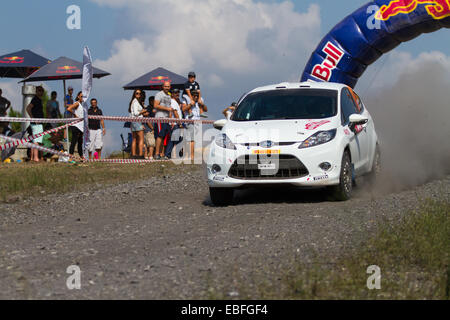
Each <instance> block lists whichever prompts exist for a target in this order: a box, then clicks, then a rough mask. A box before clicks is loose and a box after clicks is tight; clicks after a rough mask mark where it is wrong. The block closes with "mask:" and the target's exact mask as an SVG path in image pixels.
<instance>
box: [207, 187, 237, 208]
mask: <svg viewBox="0 0 450 320" xmlns="http://www.w3.org/2000/svg"><path fill="white" fill-rule="evenodd" d="M209 195H210V197H211V201H212V203H213V204H214V205H215V206H218V207H225V206H228V205H229V204H231V203H232V202H233V195H234V190H233V189H231V188H209Z"/></svg>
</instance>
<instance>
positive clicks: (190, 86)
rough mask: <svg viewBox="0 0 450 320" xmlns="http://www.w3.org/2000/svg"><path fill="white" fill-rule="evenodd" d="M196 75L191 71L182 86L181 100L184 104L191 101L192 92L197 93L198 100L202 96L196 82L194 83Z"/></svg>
mask: <svg viewBox="0 0 450 320" xmlns="http://www.w3.org/2000/svg"><path fill="white" fill-rule="evenodd" d="M195 78H196V75H195V72H193V71H191V72H189V74H188V81H187V82H186V83H185V84H184V94H183V99H184V100H186V104H189V103H191V101H192V100H193V99H192V92H193V91H197V92H198V96H199V100H200V101H201V99H202V94H201V92H200V85H199V84H198V82H197V81H195Z"/></svg>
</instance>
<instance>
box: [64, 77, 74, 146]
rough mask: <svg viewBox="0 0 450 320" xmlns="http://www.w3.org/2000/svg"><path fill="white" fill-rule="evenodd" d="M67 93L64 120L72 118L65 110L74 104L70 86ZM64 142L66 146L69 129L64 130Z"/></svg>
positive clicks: (70, 113)
mask: <svg viewBox="0 0 450 320" xmlns="http://www.w3.org/2000/svg"><path fill="white" fill-rule="evenodd" d="M67 92H68V94H67V95H66V96H65V97H64V118H66V119H69V118H73V114H72V112H69V111H67V108H68V107H69V106H71V105H73V104H74V101H73V88H72V87H71V86H69V88H67ZM64 140H65V142H66V143H67V144H68V143H69V129H66V130H64ZM67 147H68V145H67ZM67 149H68V148H67Z"/></svg>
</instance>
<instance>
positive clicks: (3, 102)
mask: <svg viewBox="0 0 450 320" xmlns="http://www.w3.org/2000/svg"><path fill="white" fill-rule="evenodd" d="M2 94H3V92H2V89H0V117H6V116H7V115H8V109H9V107H10V106H11V102H10V101H9V100H8V99H6V98H4V97H2ZM8 125H9V123H8V122H0V133H4V131H6V128H7V127H8Z"/></svg>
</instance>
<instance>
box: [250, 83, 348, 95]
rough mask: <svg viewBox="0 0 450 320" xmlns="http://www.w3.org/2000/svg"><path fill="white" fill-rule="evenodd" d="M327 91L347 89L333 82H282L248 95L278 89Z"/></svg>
mask: <svg viewBox="0 0 450 320" xmlns="http://www.w3.org/2000/svg"><path fill="white" fill-rule="evenodd" d="M303 88H304V89H308V88H310V89H327V90H341V89H342V88H348V86H347V85H345V84H342V83H334V82H312V81H306V82H282V83H278V84H271V85H267V86H264V87H259V88H255V89H253V90H252V91H250V92H249V93H254V92H261V91H270V90H280V89H303Z"/></svg>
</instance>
